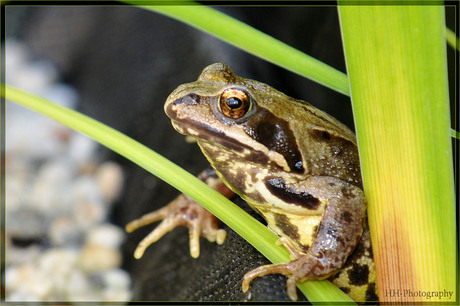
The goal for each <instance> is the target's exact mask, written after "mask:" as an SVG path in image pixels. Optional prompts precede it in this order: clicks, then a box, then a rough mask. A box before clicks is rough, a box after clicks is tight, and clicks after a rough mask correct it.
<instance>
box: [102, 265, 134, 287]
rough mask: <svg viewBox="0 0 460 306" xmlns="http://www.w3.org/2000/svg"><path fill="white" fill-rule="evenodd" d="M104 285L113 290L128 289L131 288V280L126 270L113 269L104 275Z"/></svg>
mask: <svg viewBox="0 0 460 306" xmlns="http://www.w3.org/2000/svg"><path fill="white" fill-rule="evenodd" d="M103 279H104V283H105V284H106V286H107V287H108V288H112V289H120V290H122V289H128V288H129V287H130V286H131V278H130V276H129V274H128V272H126V271H125V270H122V269H113V270H110V271H107V272H106V273H104V274H103Z"/></svg>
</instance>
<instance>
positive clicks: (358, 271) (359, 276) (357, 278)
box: [348, 264, 369, 286]
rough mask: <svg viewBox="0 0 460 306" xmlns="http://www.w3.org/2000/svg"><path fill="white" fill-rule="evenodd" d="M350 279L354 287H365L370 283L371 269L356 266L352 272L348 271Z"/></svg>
mask: <svg viewBox="0 0 460 306" xmlns="http://www.w3.org/2000/svg"><path fill="white" fill-rule="evenodd" d="M348 278H349V279H350V284H352V285H358V286H359V285H364V284H367V283H368V282H369V267H368V266H363V265H359V264H354V265H353V268H352V269H351V270H348Z"/></svg>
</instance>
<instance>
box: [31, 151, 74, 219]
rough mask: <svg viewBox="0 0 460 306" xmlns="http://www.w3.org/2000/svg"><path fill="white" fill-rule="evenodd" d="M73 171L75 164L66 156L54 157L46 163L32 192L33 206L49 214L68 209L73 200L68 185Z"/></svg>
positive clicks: (52, 214)
mask: <svg viewBox="0 0 460 306" xmlns="http://www.w3.org/2000/svg"><path fill="white" fill-rule="evenodd" d="M73 172H74V169H73V165H72V164H71V163H69V160H67V159H64V158H60V159H57V160H56V159H53V160H50V161H49V162H47V163H46V164H44V165H43V166H42V167H41V168H40V170H39V173H38V175H37V177H36V179H35V184H34V185H33V187H32V191H31V193H30V197H29V202H30V203H31V206H33V207H34V208H35V209H36V210H38V211H41V212H44V213H46V214H48V215H49V216H56V215H58V214H60V213H61V212H62V211H67V207H69V206H70V203H69V202H70V201H71V198H70V196H69V190H68V186H69V184H70V182H71V180H72V176H73Z"/></svg>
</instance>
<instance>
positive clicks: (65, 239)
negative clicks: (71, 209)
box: [48, 215, 83, 246]
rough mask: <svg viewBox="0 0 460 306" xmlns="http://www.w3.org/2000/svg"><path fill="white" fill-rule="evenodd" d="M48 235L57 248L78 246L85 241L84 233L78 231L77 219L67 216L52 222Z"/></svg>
mask: <svg viewBox="0 0 460 306" xmlns="http://www.w3.org/2000/svg"><path fill="white" fill-rule="evenodd" d="M48 235H49V237H50V239H51V242H52V243H53V245H56V246H72V245H78V244H79V243H81V241H82V240H83V239H82V231H81V230H78V227H77V225H76V221H75V219H74V218H71V217H70V216H65V215H64V216H58V217H57V218H56V219H54V220H53V221H52V222H51V225H50V227H49V230H48Z"/></svg>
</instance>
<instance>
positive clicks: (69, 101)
mask: <svg viewBox="0 0 460 306" xmlns="http://www.w3.org/2000/svg"><path fill="white" fill-rule="evenodd" d="M43 97H44V98H45V99H48V100H49V101H51V102H54V103H56V104H58V105H61V106H64V107H67V108H71V109H75V108H76V107H77V104H78V93H77V91H76V90H75V88H73V87H72V86H69V85H67V84H64V83H55V84H53V85H51V87H50V88H49V89H48V91H47V92H46V93H45V94H44V96H43Z"/></svg>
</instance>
